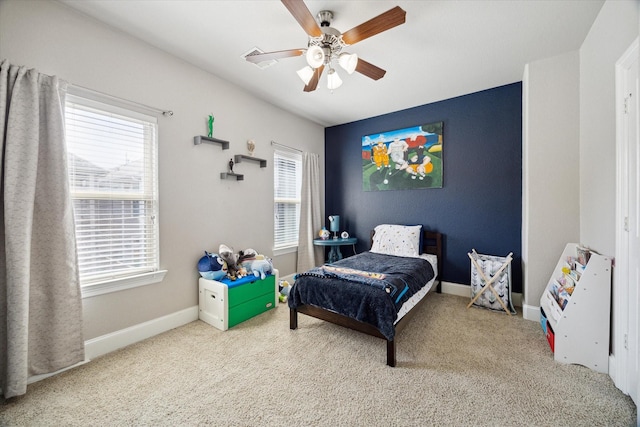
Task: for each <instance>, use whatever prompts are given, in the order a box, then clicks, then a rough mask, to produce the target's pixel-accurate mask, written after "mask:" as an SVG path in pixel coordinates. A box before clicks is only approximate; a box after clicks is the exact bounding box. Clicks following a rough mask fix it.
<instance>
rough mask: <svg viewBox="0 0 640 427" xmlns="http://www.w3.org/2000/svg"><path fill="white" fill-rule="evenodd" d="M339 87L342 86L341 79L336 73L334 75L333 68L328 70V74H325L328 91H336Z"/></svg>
mask: <svg viewBox="0 0 640 427" xmlns="http://www.w3.org/2000/svg"><path fill="white" fill-rule="evenodd" d="M340 86H342V79H341V78H340V76H339V75H338V73H336V70H334V69H333V68H331V69H329V72H328V73H327V88H328V89H329V90H334V89H338V88H339V87H340Z"/></svg>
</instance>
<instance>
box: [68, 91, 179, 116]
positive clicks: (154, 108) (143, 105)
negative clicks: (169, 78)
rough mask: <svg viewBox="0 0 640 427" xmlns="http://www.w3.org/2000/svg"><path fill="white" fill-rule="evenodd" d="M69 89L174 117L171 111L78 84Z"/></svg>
mask: <svg viewBox="0 0 640 427" xmlns="http://www.w3.org/2000/svg"><path fill="white" fill-rule="evenodd" d="M68 87H70V88H71V89H76V90H80V91H84V92H87V93H89V94H92V95H99V96H103V97H106V98H110V99H113V100H116V101H118V102H123V103H125V104H129V105H133V106H136V107H142V108H145V109H147V110H150V111H155V112H157V113H162V115H163V116H165V117H171V116H173V111H171V110H164V109H162V108H156V107H151V106H149V105H145V104H141V103H139V102H135V101H130V100H128V99H124V98H120V97H117V96H114V95H109V94H108V93H104V92H100V91H97V90H94V89H89V88H87V87H84V86H79V85H76V84H73V83H69V84H68Z"/></svg>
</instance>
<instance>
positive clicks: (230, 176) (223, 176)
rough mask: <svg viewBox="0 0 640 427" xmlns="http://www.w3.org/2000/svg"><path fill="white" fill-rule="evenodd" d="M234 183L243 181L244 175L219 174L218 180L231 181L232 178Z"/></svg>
mask: <svg viewBox="0 0 640 427" xmlns="http://www.w3.org/2000/svg"><path fill="white" fill-rule="evenodd" d="M234 177H235V179H236V181H244V175H242V174H239V173H233V172H222V173H220V179H231V178H234Z"/></svg>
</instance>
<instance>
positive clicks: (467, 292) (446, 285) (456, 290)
mask: <svg viewBox="0 0 640 427" xmlns="http://www.w3.org/2000/svg"><path fill="white" fill-rule="evenodd" d="M442 293H443V294H449V295H457V296H459V297H468V298H471V288H470V287H469V285H463V284H460V283H452V282H444V281H443V282H442ZM511 300H512V302H513V305H514V306H516V307H522V294H521V293H519V292H512V293H511ZM522 310H523V317H524V307H522ZM525 319H527V318H526V317H525ZM539 319H540V309H539V308H538V314H537V317H536V318H535V319H527V320H536V321H537V320H539Z"/></svg>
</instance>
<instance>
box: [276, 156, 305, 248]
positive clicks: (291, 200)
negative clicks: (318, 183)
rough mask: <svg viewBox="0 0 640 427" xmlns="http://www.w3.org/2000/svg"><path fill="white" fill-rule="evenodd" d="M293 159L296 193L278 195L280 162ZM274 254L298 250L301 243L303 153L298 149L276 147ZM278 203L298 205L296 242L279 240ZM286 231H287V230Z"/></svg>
mask: <svg viewBox="0 0 640 427" xmlns="http://www.w3.org/2000/svg"><path fill="white" fill-rule="evenodd" d="M285 159H286V160H291V161H292V162H293V163H294V164H295V168H294V180H295V184H296V195H295V196H292V195H289V197H283V196H279V195H278V187H279V182H280V181H279V178H280V177H279V176H278V163H279V161H281V160H285ZM273 165H274V167H273V180H274V182H273V184H274V185H273V215H274V217H273V221H274V224H273V254H274V255H275V256H277V255H283V254H287V253H292V252H296V251H297V250H298V245H299V240H298V239H299V236H298V235H299V230H300V206H301V203H302V199H301V187H302V153H301V152H299V151H297V150H285V149H278V148H275V149H274V152H273ZM283 185H287V183H283ZM278 204H287V205H293V206H295V207H296V220H295V221H296V224H295V231H296V233H295V235H296V238H295V243H294V242H293V241H292V240H291V241H287V242H283V243H280V244H279V242H278V239H277V235H278V233H279V229H278V219H277V211H276V208H277V206H278ZM285 233H286V231H285Z"/></svg>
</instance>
